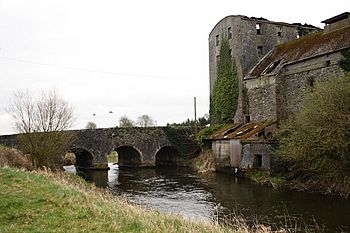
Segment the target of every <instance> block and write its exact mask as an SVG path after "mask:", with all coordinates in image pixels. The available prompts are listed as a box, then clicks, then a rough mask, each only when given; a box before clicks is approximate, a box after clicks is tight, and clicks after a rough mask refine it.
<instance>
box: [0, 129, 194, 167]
mask: <svg viewBox="0 0 350 233" xmlns="http://www.w3.org/2000/svg"><path fill="white" fill-rule="evenodd" d="M65 132H71V133H74V134H75V135H76V140H74V141H73V142H72V143H71V145H70V151H68V152H73V153H74V154H75V156H76V166H78V167H90V168H97V169H103V168H107V155H109V154H110V153H111V152H113V151H116V152H117V153H118V163H119V166H133V167H144V166H156V165H179V164H183V163H184V161H186V160H188V159H191V158H193V157H194V156H196V154H197V153H198V146H197V144H196V142H195V141H194V140H193V136H194V130H193V129H191V128H189V127H186V128H185V127H181V128H180V127H179V128H177V127H176V128H174V127H132V128H118V127H116V128H103V129H84V130H72V131H65ZM16 136H17V135H4V136H0V144H3V145H6V146H9V147H16V146H17V144H18V142H17V137H16Z"/></svg>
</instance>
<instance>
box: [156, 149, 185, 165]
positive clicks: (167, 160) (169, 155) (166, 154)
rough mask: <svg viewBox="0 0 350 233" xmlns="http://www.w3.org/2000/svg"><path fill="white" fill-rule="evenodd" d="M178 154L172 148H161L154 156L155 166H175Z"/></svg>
mask: <svg viewBox="0 0 350 233" xmlns="http://www.w3.org/2000/svg"><path fill="white" fill-rule="evenodd" d="M179 156H180V153H179V151H178V150H176V149H175V148H174V147H172V146H163V147H162V148H160V149H159V150H158V151H157V152H156V155H155V163H156V166H171V165H177V164H178V160H179Z"/></svg>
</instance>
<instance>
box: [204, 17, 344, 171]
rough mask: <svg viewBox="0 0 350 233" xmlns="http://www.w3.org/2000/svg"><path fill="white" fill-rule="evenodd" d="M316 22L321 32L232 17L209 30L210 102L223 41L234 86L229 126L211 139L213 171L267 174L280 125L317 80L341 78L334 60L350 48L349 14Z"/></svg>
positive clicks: (307, 28)
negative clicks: (236, 93) (215, 163)
mask: <svg viewBox="0 0 350 233" xmlns="http://www.w3.org/2000/svg"><path fill="white" fill-rule="evenodd" d="M322 23H324V24H325V27H324V29H320V28H317V27H314V26H312V25H308V24H304V25H302V24H299V23H297V24H288V23H282V22H272V21H268V20H266V19H263V18H254V17H251V18H248V17H246V16H240V15H235V16H227V17H225V18H223V19H222V20H220V21H219V22H218V23H217V24H216V25H215V27H214V28H213V29H212V31H211V32H210V35H209V71H210V75H209V77H210V98H211V97H212V93H213V89H214V85H215V81H216V72H217V64H218V61H219V59H220V42H221V40H222V38H223V37H226V38H227V39H228V40H229V45H230V53H231V56H232V58H233V59H234V61H235V62H236V67H237V74H238V79H239V87H240V94H239V98H238V109H237V111H236V114H235V117H234V119H233V122H234V123H232V124H231V125H229V126H227V127H226V128H223V129H221V130H220V131H218V132H216V133H215V134H214V135H212V136H211V141H212V151H213V153H214V156H215V158H216V159H217V161H218V166H219V168H222V169H233V170H234V171H237V169H246V168H254V167H259V168H263V169H270V164H271V162H270V160H271V150H270V149H271V144H274V142H273V141H272V140H271V135H272V134H273V133H274V132H275V131H276V129H277V125H278V123H279V122H280V120H281V119H284V118H286V117H287V116H288V115H289V114H290V113H294V112H297V111H298V110H299V108H300V106H301V104H302V101H303V97H304V95H305V93H306V91H307V90H308V89H309V88H313V85H314V83H315V82H316V81H317V80H323V79H326V78H332V77H339V76H342V75H343V74H344V71H343V70H342V69H341V68H340V66H339V61H340V60H341V59H342V58H343V55H342V51H345V50H348V49H350V13H348V12H346V13H343V14H340V15H337V16H334V17H332V18H330V19H327V20H324V21H322ZM243 90H245V91H243Z"/></svg>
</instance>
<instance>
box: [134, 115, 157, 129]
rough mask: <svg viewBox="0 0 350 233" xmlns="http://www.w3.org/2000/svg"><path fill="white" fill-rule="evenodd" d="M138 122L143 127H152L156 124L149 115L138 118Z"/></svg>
mask: <svg viewBox="0 0 350 233" xmlns="http://www.w3.org/2000/svg"><path fill="white" fill-rule="evenodd" d="M136 124H137V125H138V126H141V127H151V126H154V125H155V124H154V120H153V119H152V117H151V116H149V115H142V116H139V117H138V118H137V122H136Z"/></svg>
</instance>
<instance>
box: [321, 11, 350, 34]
mask: <svg viewBox="0 0 350 233" xmlns="http://www.w3.org/2000/svg"><path fill="white" fill-rule="evenodd" d="M321 23H325V26H324V30H325V31H326V32H328V31H333V30H336V29H339V28H343V27H347V26H350V13H349V12H344V13H342V14H340V15H336V16H334V17H332V18H329V19H326V20H323V21H322V22H321Z"/></svg>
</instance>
